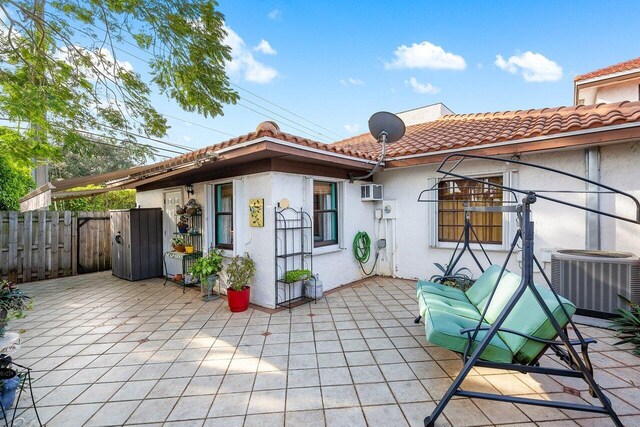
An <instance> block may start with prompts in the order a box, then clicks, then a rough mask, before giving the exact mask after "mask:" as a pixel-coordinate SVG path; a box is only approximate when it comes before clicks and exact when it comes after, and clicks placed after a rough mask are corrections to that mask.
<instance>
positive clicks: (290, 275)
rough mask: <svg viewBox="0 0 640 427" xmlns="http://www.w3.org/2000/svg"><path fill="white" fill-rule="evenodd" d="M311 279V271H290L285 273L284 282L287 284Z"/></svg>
mask: <svg viewBox="0 0 640 427" xmlns="http://www.w3.org/2000/svg"><path fill="white" fill-rule="evenodd" d="M309 278H311V271H309V270H289V271H287V272H286V273H284V277H283V278H282V281H283V282H285V283H295V282H300V281H303V280H308V279H309Z"/></svg>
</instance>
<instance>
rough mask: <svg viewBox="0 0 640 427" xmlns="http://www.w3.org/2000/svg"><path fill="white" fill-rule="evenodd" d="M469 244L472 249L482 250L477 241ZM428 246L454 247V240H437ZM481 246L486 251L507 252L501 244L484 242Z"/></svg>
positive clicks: (434, 247)
mask: <svg viewBox="0 0 640 427" xmlns="http://www.w3.org/2000/svg"><path fill="white" fill-rule="evenodd" d="M469 246H470V247H471V249H473V250H477V251H482V249H481V248H480V245H479V244H477V243H470V244H469ZM429 247H430V248H433V249H455V247H456V243H455V242H437V243H436V244H435V246H434V245H429ZM482 247H484V250H485V251H487V252H509V248H505V247H504V246H503V245H496V244H484V245H482ZM460 248H462V243H460Z"/></svg>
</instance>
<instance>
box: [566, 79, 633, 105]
mask: <svg viewBox="0 0 640 427" xmlns="http://www.w3.org/2000/svg"><path fill="white" fill-rule="evenodd" d="M638 85H640V78H635V79H629V80H625V81H622V82H618V83H610V84H603V85H602V86H592V87H588V88H579V89H578V100H580V99H584V104H585V105H590V104H599V103H601V102H605V103H610V102H620V101H638V100H640V94H639V91H638Z"/></svg>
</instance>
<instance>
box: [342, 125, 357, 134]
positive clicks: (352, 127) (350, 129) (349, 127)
mask: <svg viewBox="0 0 640 427" xmlns="http://www.w3.org/2000/svg"><path fill="white" fill-rule="evenodd" d="M342 128H343V129H344V130H345V131H347V133H349V134H351V135H353V134H356V133H358V132H360V125H359V124H357V123H356V124H353V125H349V124H346V125H344V126H342Z"/></svg>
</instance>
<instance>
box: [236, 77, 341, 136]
mask: <svg viewBox="0 0 640 427" xmlns="http://www.w3.org/2000/svg"><path fill="white" fill-rule="evenodd" d="M229 84H230V85H231V86H234V87H237V88H238V89H240V90H242V91H244V92H247V93H248V94H251V95H253V96H255V97H256V98H258V99H261V100H262V101H264V102H266V103H268V104H271V105H273V106H274V107H278V108H279V109H281V110H283V111H286V112H287V113H289V114H291V115H293V116H295V117H298V118H299V119H302V120H304V121H305V122H307V123H311V124H312V125H314V126H316V127H318V128H320V129H322V130H325V131H327V132H329V133H331V134H333V135H335V136H336V137H338V138H340V139H342V138H343V137H344V136H343V135H340V134H338V133H337V132H334V131H332V130H330V129H327V128H325V127H323V126H321V125H319V124H317V123H315V122H312V121H311V120H308V119H305V118H304V117H302V116H300V115H298V114H296V113H294V112H293V111H291V110H287V109H286V108H284V107H281V106H280V105H278V104H276V103H275V102H271V101H269V100H268V99H266V98H263V97H261V96H260V95H257V94H255V93H253V92H251V91H250V90H248V89H245V88H243V87H242V86H240V85H238V84H236V83H233V82H229Z"/></svg>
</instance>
